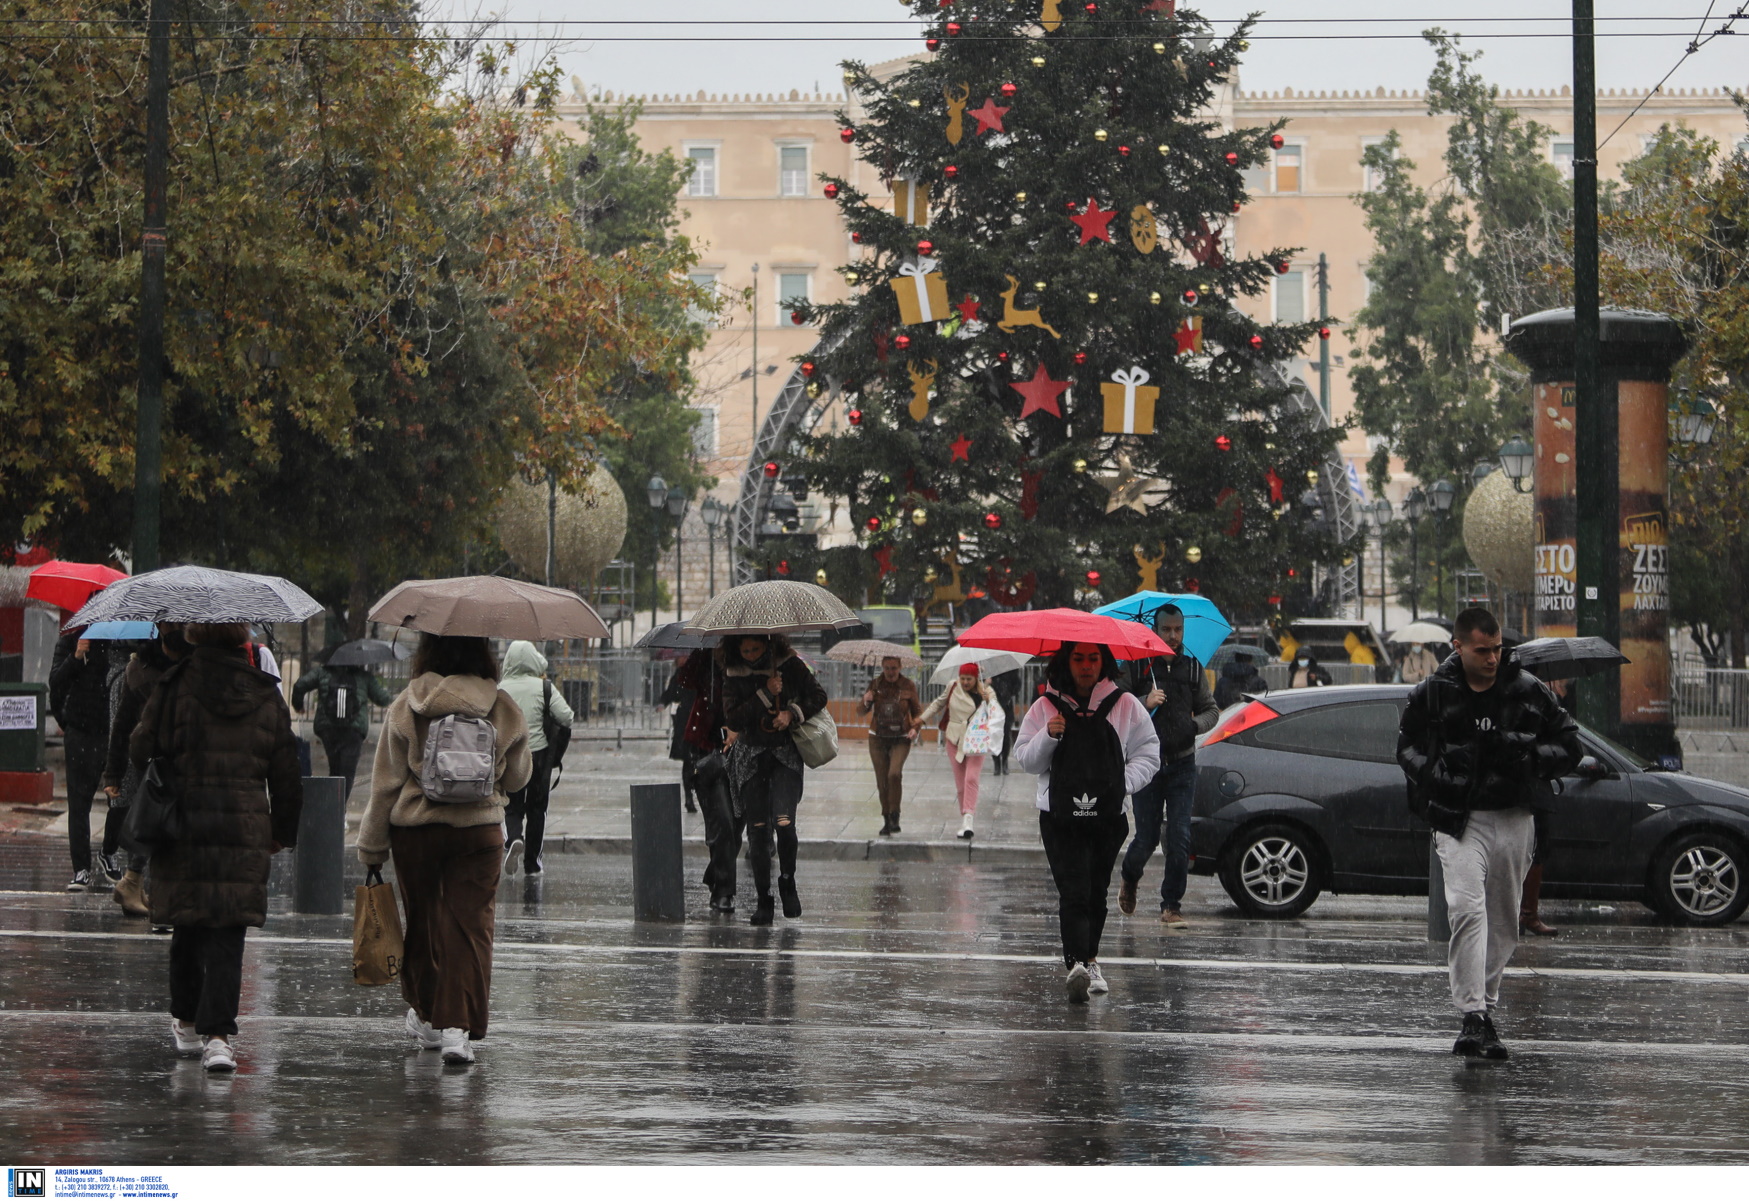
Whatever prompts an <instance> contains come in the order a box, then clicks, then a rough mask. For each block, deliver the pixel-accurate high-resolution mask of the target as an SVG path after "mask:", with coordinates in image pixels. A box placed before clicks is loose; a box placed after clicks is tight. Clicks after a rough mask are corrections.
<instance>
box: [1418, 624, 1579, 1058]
mask: <svg viewBox="0 0 1749 1201" xmlns="http://www.w3.org/2000/svg"><path fill="white" fill-rule="evenodd" d="M1452 646H1453V648H1454V650H1455V652H1456V653H1454V654H1453V655H1451V656H1450V657H1449V658H1447V659H1446V661H1445V662H1444V663H1442V664H1440V666H1439V669H1438V670H1437V671H1435V672H1434V673H1433V674H1432V675H1431V676H1429V677H1428V678H1427V679H1425V680H1423V681H1422V682H1421V683H1420V684H1417V685H1416V686H1415V689H1414V690H1413V691H1412V692H1411V693H1410V694H1409V702H1408V705H1407V706H1406V707H1405V708H1404V710H1403V719H1402V726H1401V729H1400V732H1399V734H1398V738H1397V761H1398V762H1399V763H1400V764H1402V766H1403V771H1404V774H1405V775H1407V776H1408V778H1409V802H1410V807H1411V808H1412V809H1413V810H1415V811H1416V812H1417V813H1418V814H1419V815H1420V816H1423V817H1424V818H1425V819H1426V821H1427V824H1428V825H1430V826H1432V827H1433V829H1434V831H1435V833H1434V836H1433V841H1434V848H1435V850H1436V851H1437V853H1438V855H1439V863H1440V867H1441V869H1442V870H1443V871H1444V873H1445V903H1446V908H1447V911H1448V912H1449V914H1450V917H1451V942H1450V944H1449V949H1448V960H1449V963H1450V969H1451V996H1452V1002H1453V1003H1454V1004H1455V1005H1456V1006H1457V1008H1458V1011H1459V1012H1460V1013H1462V1014H1463V1028H1462V1030H1461V1031H1460V1033H1459V1034H1458V1038H1457V1042H1456V1043H1455V1044H1454V1045H1453V1046H1452V1052H1453V1054H1457V1055H1464V1056H1470V1057H1475V1056H1480V1057H1482V1058H1485V1059H1505V1058H1506V1057H1507V1051H1506V1047H1505V1045H1504V1044H1503V1043H1502V1042H1501V1041H1500V1036H1499V1033H1498V1032H1497V1031H1496V1029H1495V1026H1494V1019H1493V1012H1494V1009H1495V1007H1496V1006H1497V1005H1498V1004H1499V1001H1500V980H1501V977H1502V976H1503V975H1505V972H1506V965H1507V963H1508V962H1509V961H1510V960H1511V958H1512V952H1513V949H1514V948H1515V947H1516V946H1517V945H1518V916H1519V904H1520V900H1521V897H1522V893H1523V887H1524V878H1525V874H1526V872H1527V870H1528V869H1529V867H1530V861H1531V857H1532V851H1533V847H1532V843H1533V841H1534V822H1533V819H1532V816H1531V811H1532V809H1533V807H1534V806H1535V805H1536V803H1537V798H1538V795H1539V793H1540V792H1541V791H1542V790H1543V789H1544V788H1545V787H1546V786H1545V785H1544V784H1543V781H1547V780H1552V779H1555V778H1557V777H1559V776H1561V775H1563V774H1565V773H1566V772H1567V771H1569V770H1571V769H1572V767H1573V766H1574V765H1575V764H1576V763H1578V761H1579V757H1580V754H1581V746H1580V742H1579V728H1578V726H1577V725H1576V724H1575V723H1574V721H1573V719H1572V718H1571V717H1570V716H1569V715H1568V714H1567V713H1566V711H1565V710H1563V709H1562V708H1561V705H1560V702H1559V701H1557V700H1556V699H1555V696H1554V694H1553V693H1551V692H1550V691H1549V690H1548V689H1547V688H1546V687H1544V686H1543V685H1542V684H1541V683H1539V682H1538V681H1537V679H1536V677H1534V676H1532V675H1530V674H1529V673H1528V672H1526V671H1524V670H1523V669H1521V668H1520V667H1519V665H1518V664H1517V662H1516V661H1514V660H1513V658H1512V657H1511V656H1510V654H1508V653H1506V652H1504V651H1503V649H1502V647H1501V638H1500V623H1499V622H1498V621H1496V620H1495V619H1494V615H1493V614H1492V613H1490V612H1488V610H1486V609H1480V608H1474V609H1465V610H1464V611H1463V612H1462V613H1459V614H1458V616H1457V622H1456V623H1455V626H1454V628H1453V634H1452Z"/></svg>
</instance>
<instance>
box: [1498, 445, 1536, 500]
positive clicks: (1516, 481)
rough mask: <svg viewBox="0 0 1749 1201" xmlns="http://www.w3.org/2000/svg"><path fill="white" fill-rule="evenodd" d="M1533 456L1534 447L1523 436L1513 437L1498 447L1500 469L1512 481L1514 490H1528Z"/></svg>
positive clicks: (1534, 455)
mask: <svg viewBox="0 0 1749 1201" xmlns="http://www.w3.org/2000/svg"><path fill="white" fill-rule="evenodd" d="M1535 458H1536V449H1535V448H1534V447H1532V446H1531V444H1530V443H1528V442H1526V441H1525V440H1524V439H1523V438H1518V437H1514V438H1513V439H1512V440H1511V441H1510V442H1508V443H1507V444H1506V445H1505V446H1502V447H1501V448H1500V470H1502V471H1504V472H1505V473H1506V478H1507V479H1509V480H1511V481H1512V490H1513V491H1514V492H1527V491H1529V487H1528V484H1529V481H1530V472H1531V465H1532V463H1533V462H1534V460H1535Z"/></svg>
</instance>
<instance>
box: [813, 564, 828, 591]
mask: <svg viewBox="0 0 1749 1201" xmlns="http://www.w3.org/2000/svg"><path fill="white" fill-rule="evenodd" d="M814 583H816V584H818V585H820V587H822V588H824V587H825V586H826V569H825V568H824V567H822V568H820V570H818V571H816V572H815V573H814Z"/></svg>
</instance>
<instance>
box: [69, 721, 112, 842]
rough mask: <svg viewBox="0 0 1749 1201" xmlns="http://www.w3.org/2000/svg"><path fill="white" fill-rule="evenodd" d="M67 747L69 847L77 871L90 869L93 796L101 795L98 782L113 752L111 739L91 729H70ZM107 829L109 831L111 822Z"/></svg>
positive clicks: (101, 780) (106, 826)
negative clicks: (110, 748)
mask: <svg viewBox="0 0 1749 1201" xmlns="http://www.w3.org/2000/svg"><path fill="white" fill-rule="evenodd" d="M66 747H67V850H68V852H69V853H70V854H71V856H72V859H73V870H74V871H76V872H80V871H89V870H90V868H91V798H92V797H94V796H95V795H97V786H98V785H99V784H101V783H102V782H103V761H104V759H105V758H106V757H107V756H108V754H109V739H108V737H107V736H106V735H104V734H93V733H91V732H90V731H89V730H68V731H67V741H66ZM104 832H105V834H107V833H108V825H107V823H106V824H105V829H104ZM107 841H108V840H107V839H105V842H106V843H107Z"/></svg>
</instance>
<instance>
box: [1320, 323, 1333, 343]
mask: <svg viewBox="0 0 1749 1201" xmlns="http://www.w3.org/2000/svg"><path fill="white" fill-rule="evenodd" d="M1318 337H1320V338H1322V339H1323V340H1324V341H1326V342H1328V341H1329V340H1330V327H1329V326H1325V327H1324V328H1322V329H1320V330H1319V331H1318Z"/></svg>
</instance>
